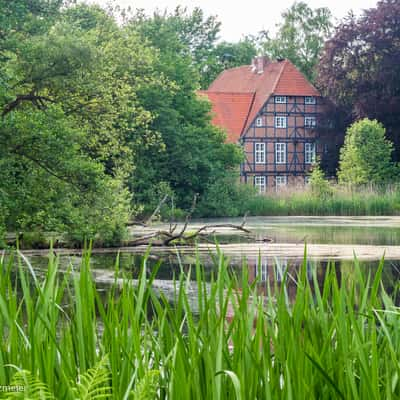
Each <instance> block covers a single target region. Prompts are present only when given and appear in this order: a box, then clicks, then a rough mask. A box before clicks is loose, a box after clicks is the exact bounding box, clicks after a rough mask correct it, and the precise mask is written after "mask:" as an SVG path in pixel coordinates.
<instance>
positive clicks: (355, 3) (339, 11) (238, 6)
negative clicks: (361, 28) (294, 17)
mask: <svg viewBox="0 0 400 400" xmlns="http://www.w3.org/2000/svg"><path fill="white" fill-rule="evenodd" d="M86 1H87V2H91V3H98V4H101V5H106V4H107V3H109V2H110V0H86ZM112 1H113V2H115V3H117V4H119V5H120V6H122V7H124V8H127V7H129V6H130V7H131V8H133V9H135V8H143V9H144V10H145V11H146V12H147V13H152V12H153V11H154V10H155V9H157V8H158V9H160V10H164V9H165V8H168V9H170V10H173V9H174V8H175V7H176V6H178V5H182V6H186V7H187V8H188V9H193V8H194V7H200V8H202V9H203V11H204V12H205V14H206V16H209V15H216V16H217V17H218V20H219V21H220V22H221V23H222V26H221V33H220V36H221V40H226V41H231V42H236V41H238V40H240V39H241V38H242V37H243V36H244V35H247V34H253V35H255V34H256V33H258V32H259V31H261V30H268V31H270V32H274V31H275V26H276V24H277V23H279V22H280V21H281V13H282V12H283V11H284V10H285V9H287V8H289V7H290V6H291V5H292V4H293V0H247V1H246V0H231V1H229V0H112ZM304 1H305V2H306V3H308V5H309V6H310V7H312V8H317V7H328V8H329V9H330V10H331V12H332V14H333V16H334V17H335V18H336V19H341V18H343V17H344V16H346V15H347V13H348V12H349V11H350V10H353V11H354V13H355V14H359V13H360V12H361V10H363V9H366V8H371V7H375V6H376V3H377V0H347V1H345V0H304Z"/></svg>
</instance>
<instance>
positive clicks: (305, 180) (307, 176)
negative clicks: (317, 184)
mask: <svg viewBox="0 0 400 400" xmlns="http://www.w3.org/2000/svg"><path fill="white" fill-rule="evenodd" d="M304 184H305V185H309V184H310V175H306V176H305V177H304Z"/></svg>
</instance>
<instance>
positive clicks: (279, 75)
mask: <svg viewBox="0 0 400 400" xmlns="http://www.w3.org/2000/svg"><path fill="white" fill-rule="evenodd" d="M287 64H288V59H287V58H285V61H284V62H283V63H282V68H281V70H280V71H279V74H278V76H277V77H276V79H275V82H274V85H273V86H272V90H271V93H270V96H271V94H272V93H274V92H275V89H276V87H277V86H278V83H279V81H280V80H281V77H282V73H283V70H284V69H285V67H286V65H287Z"/></svg>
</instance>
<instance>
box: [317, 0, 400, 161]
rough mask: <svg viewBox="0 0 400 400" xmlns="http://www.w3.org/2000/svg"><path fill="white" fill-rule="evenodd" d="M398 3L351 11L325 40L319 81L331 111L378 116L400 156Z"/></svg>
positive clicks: (343, 116) (349, 116) (386, 0)
mask: <svg viewBox="0 0 400 400" xmlns="http://www.w3.org/2000/svg"><path fill="white" fill-rule="evenodd" d="M399 76H400V2H399V1H396V0H383V1H379V2H378V4H377V7H376V8H372V9H369V10H365V11H364V13H363V14H362V15H361V16H360V17H356V16H354V15H349V16H348V17H347V18H345V19H344V20H343V21H342V22H341V24H340V25H339V26H338V27H337V28H336V30H335V33H334V35H333V37H332V38H331V39H330V40H328V41H327V42H326V44H325V48H324V52H323V57H322V59H321V62H320V64H319V67H318V79H317V85H318V87H319V88H320V89H321V91H322V93H323V95H325V96H327V97H329V98H330V99H331V100H332V102H333V103H334V104H335V105H336V109H335V110H334V111H333V116H335V115H336V116H339V117H340V120H346V121H354V120H355V119H358V118H364V117H368V118H370V119H377V120H379V121H380V122H382V123H383V124H384V126H385V127H386V129H387V135H388V138H389V139H390V140H391V141H392V142H393V143H394V146H395V159H396V160H399V159H400V135H399V127H400V80H399Z"/></svg>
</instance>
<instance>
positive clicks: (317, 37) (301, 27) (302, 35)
mask: <svg viewBox="0 0 400 400" xmlns="http://www.w3.org/2000/svg"><path fill="white" fill-rule="evenodd" d="M282 18H283V22H282V23H280V24H279V25H278V26H277V28H278V29H277V32H276V34H275V35H274V37H272V38H271V37H270V36H269V34H268V32H261V34H260V37H259V38H258V42H259V45H260V46H261V49H262V52H263V53H264V54H266V55H268V56H269V57H270V58H272V59H276V58H287V59H289V60H290V61H291V62H292V63H293V64H294V65H296V66H297V67H298V68H299V69H300V70H301V71H302V72H303V74H304V75H305V76H306V77H307V78H308V79H309V80H310V81H311V82H312V81H314V78H315V76H316V71H315V67H316V65H317V64H318V61H319V58H320V55H321V51H322V48H323V46H324V43H325V40H326V39H327V38H328V37H329V35H330V31H331V28H332V22H331V20H332V14H331V12H330V11H329V9H328V8H326V7H321V8H316V9H312V8H311V7H309V6H308V5H307V3H304V2H302V1H299V2H295V3H294V4H293V5H292V7H291V8H289V9H288V10H286V11H284V12H283V13H282Z"/></svg>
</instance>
